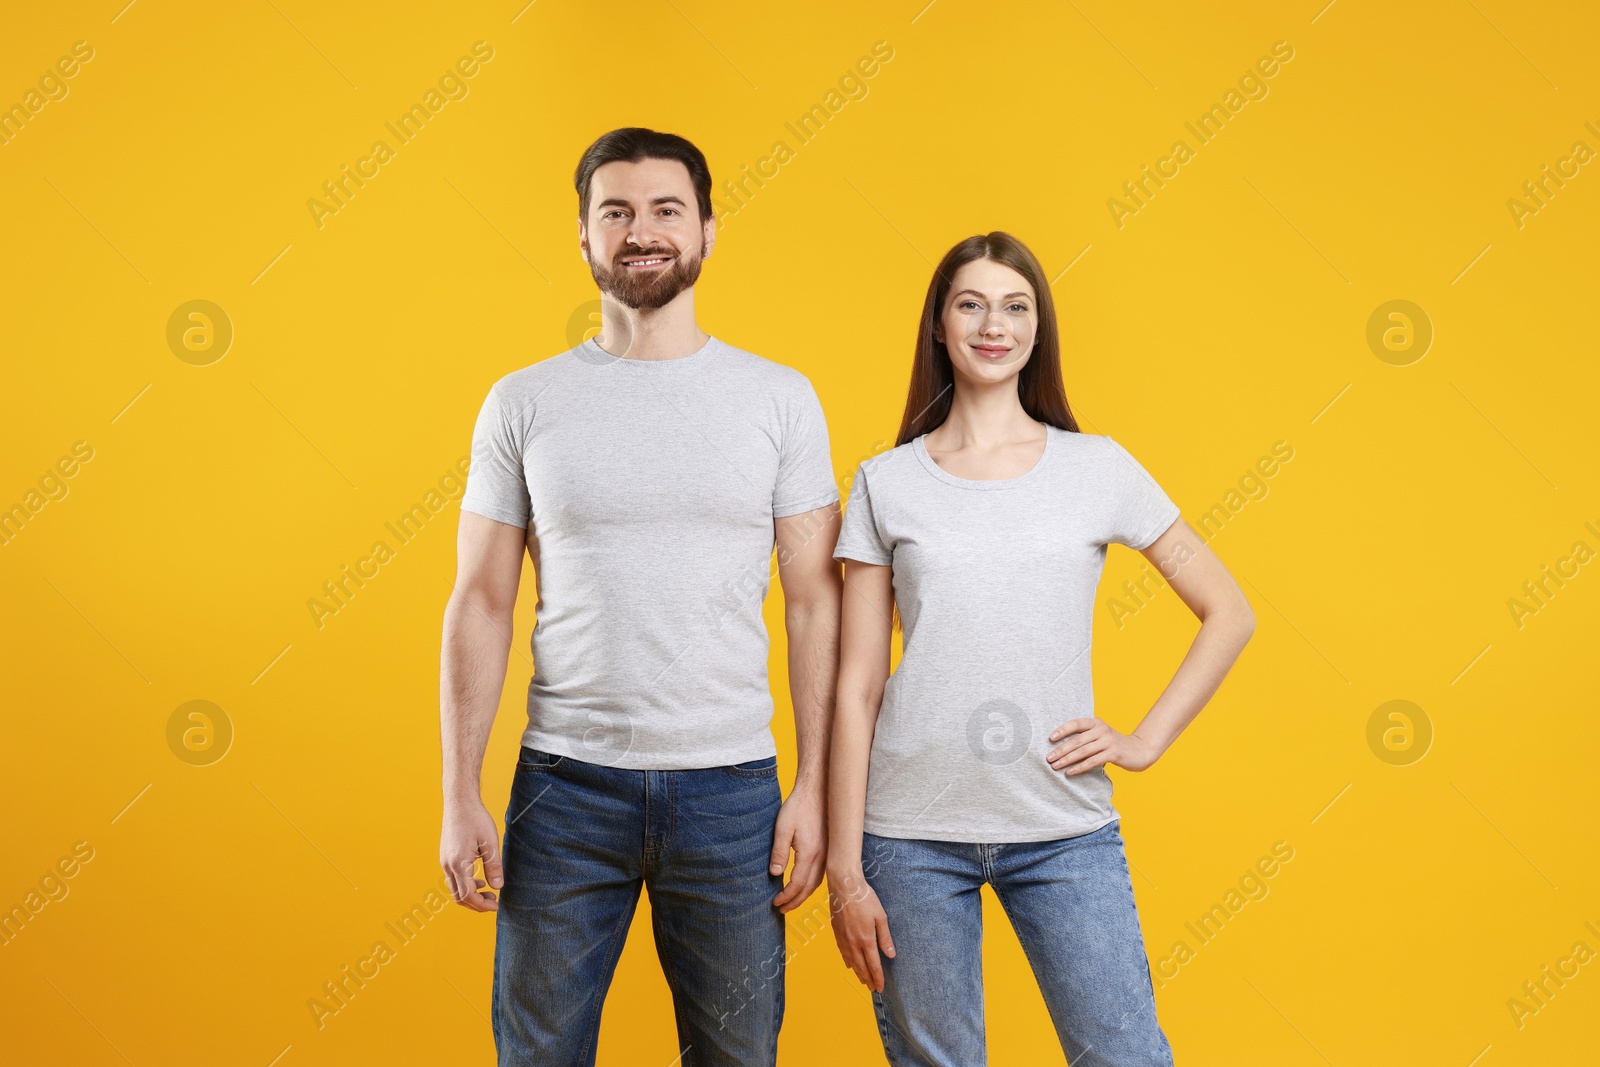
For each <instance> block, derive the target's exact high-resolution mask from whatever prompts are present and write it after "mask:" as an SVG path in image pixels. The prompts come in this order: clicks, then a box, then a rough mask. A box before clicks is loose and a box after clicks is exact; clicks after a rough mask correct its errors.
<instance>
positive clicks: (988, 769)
mask: <svg viewBox="0 0 1600 1067" xmlns="http://www.w3.org/2000/svg"><path fill="white" fill-rule="evenodd" d="M1047 429H1048V435H1047V437H1046V440H1045V447H1044V451H1043V453H1042V454H1041V455H1040V457H1039V460H1038V462H1037V463H1036V464H1035V465H1034V467H1033V468H1032V469H1031V470H1029V471H1028V472H1027V473H1026V474H1022V475H1020V476H1018V477H1016V478H1003V479H999V480H993V481H986V480H974V479H970V478H961V477H958V476H956V475H954V474H951V473H950V472H948V471H946V470H945V469H944V468H942V467H940V466H939V465H938V464H937V463H935V462H934V461H933V458H932V457H931V456H930V455H929V454H928V451H927V447H926V446H925V444H924V442H923V438H922V437H918V438H916V439H914V440H912V441H910V442H908V443H906V444H904V445H901V446H899V447H898V448H894V449H892V450H890V451H888V452H884V453H882V454H880V455H877V456H874V457H872V458H871V459H869V460H866V461H865V462H863V463H862V464H861V466H860V467H859V468H858V469H857V471H856V475H855V481H854V482H853V483H852V485H851V489H850V497H849V502H848V506H847V508H846V509H845V514H844V523H843V527H842V529H841V530H840V534H839V542H838V547H837V548H836V549H835V550H834V558H836V559H854V560H860V561H862V562H865V563H873V564H878V565H887V566H892V567H893V568H894V577H893V581H894V596H895V602H896V604H897V605H898V606H899V609H900V618H901V621H902V623H903V625H904V627H905V634H904V652H903V655H902V657H901V660H900V664H899V666H898V667H897V668H896V670H895V671H894V673H893V674H892V675H891V676H890V677H889V681H888V685H887V686H886V687H885V689H884V694H883V703H882V706H881V708H880V709H879V713H878V722H877V729H876V732H875V734H874V737H873V742H872V759H871V766H870V770H869V773H868V780H867V805H866V825H865V828H866V830H867V832H868V833H872V834H876V835H878V836H880V837H896V838H913V839H923V840H934V841H963V842H981V843H998V842H1008V841H1048V840H1055V839H1058V838H1064V837H1076V836H1078V835H1080V834H1086V833H1089V832H1091V831H1093V830H1097V829H1099V828H1100V827H1102V826H1104V825H1106V824H1107V823H1109V822H1111V821H1112V820H1114V819H1116V818H1117V817H1118V815H1117V811H1116V809H1115V808H1114V807H1113V806H1112V804H1111V779H1110V778H1109V777H1108V776H1107V775H1106V772H1105V770H1104V768H1096V769H1094V770H1092V771H1087V772H1084V773H1082V774H1078V775H1072V776H1069V775H1067V774H1066V773H1065V772H1062V771H1056V770H1052V769H1051V768H1050V765H1049V763H1047V762H1046V761H1045V754H1046V753H1047V752H1049V751H1050V750H1051V749H1052V748H1053V747H1055V746H1054V744H1053V743H1051V742H1050V740H1049V735H1050V732H1051V731H1052V730H1054V729H1055V728H1056V727H1057V726H1059V725H1061V724H1062V723H1064V722H1066V721H1067V720H1068V719H1076V718H1085V717H1088V716H1091V715H1093V714H1094V691H1093V687H1092V685H1091V681H1090V663H1089V661H1090V656H1089V644H1090V629H1091V626H1090V624H1091V620H1092V617H1093V612H1094V597H1095V590H1096V588H1097V586H1098V585H1099V583H1100V572H1101V568H1102V567H1103V565H1104V563H1105V557H1106V545H1107V544H1110V543H1113V542H1114V543H1117V544H1123V545H1128V546H1130V547H1132V548H1135V549H1142V548H1145V547H1147V546H1149V545H1150V544H1151V543H1152V542H1154V541H1155V540H1156V539H1157V538H1158V537H1160V536H1161V535H1162V534H1163V533H1165V532H1166V530H1167V528H1168V527H1170V526H1171V525H1172V524H1173V522H1174V521H1176V520H1177V518H1178V515H1179V511H1178V506H1177V505H1176V504H1174V503H1173V502H1172V501H1171V500H1170V499H1169V498H1168V497H1167V494H1166V493H1165V492H1163V491H1162V489H1161V487H1160V486H1159V485H1157V484H1156V482H1155V480H1154V479H1152V478H1151V477H1150V475H1149V474H1148V473H1147V472H1146V471H1145V469H1144V468H1143V467H1142V466H1140V465H1139V463H1138V462H1137V461H1136V460H1135V459H1134V458H1133V457H1132V456H1131V455H1129V454H1128V452H1127V450H1126V449H1124V448H1123V447H1122V446H1121V445H1119V444H1117V443H1116V442H1115V441H1113V440H1112V439H1111V438H1109V437H1104V436H1100V435H1096V434H1083V433H1072V432H1070V431H1067V430H1062V429H1058V428H1056V427H1054V426H1049V427H1047Z"/></svg>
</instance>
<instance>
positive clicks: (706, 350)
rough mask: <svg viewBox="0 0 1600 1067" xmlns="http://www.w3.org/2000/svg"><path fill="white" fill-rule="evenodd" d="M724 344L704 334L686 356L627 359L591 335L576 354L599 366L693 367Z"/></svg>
mask: <svg viewBox="0 0 1600 1067" xmlns="http://www.w3.org/2000/svg"><path fill="white" fill-rule="evenodd" d="M724 347H725V346H724V345H723V343H722V342H721V341H719V340H718V339H717V338H716V337H715V336H713V335H711V334H707V335H706V343H705V344H703V345H701V346H700V347H699V348H697V349H695V350H694V351H693V352H690V353H689V354H688V355H687V356H678V357H677V358H676V359H629V358H628V357H627V356H613V355H612V354H611V353H610V352H607V351H606V350H605V349H603V348H601V347H600V346H599V344H597V343H596V342H595V339H594V338H593V337H591V338H589V339H588V340H586V341H584V342H583V343H582V344H580V345H579V346H578V356H579V358H580V359H582V360H583V361H584V362H585V363H594V364H597V365H600V366H610V365H611V364H613V363H622V364H627V365H628V366H631V367H657V366H660V367H685V366H689V367H694V366H699V365H701V364H703V363H708V362H710V360H711V359H712V357H713V356H715V355H716V353H718V352H720V351H721V350H722V349H723V348H724Z"/></svg>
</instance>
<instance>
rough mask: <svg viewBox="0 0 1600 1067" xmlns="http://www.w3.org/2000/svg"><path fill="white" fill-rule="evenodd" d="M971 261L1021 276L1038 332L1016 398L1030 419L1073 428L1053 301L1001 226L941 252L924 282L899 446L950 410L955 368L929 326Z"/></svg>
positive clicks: (1031, 261)
mask: <svg viewBox="0 0 1600 1067" xmlns="http://www.w3.org/2000/svg"><path fill="white" fill-rule="evenodd" d="M977 259H992V260H994V261H995V262H996V263H1003V264H1005V265H1006V266H1008V267H1010V268H1011V269H1012V270H1014V271H1016V272H1017V273H1018V274H1020V275H1022V276H1023V277H1024V278H1026V279H1027V280H1028V284H1029V285H1030V286H1032V287H1033V296H1034V301H1035V307H1036V309H1037V311H1038V313H1039V333H1038V336H1037V338H1036V339H1035V340H1034V344H1033V352H1032V354H1031V355H1030V356H1029V357H1028V362H1027V363H1025V364H1023V367H1022V371H1021V372H1020V373H1019V374H1018V375H1017V396H1018V398H1019V399H1020V400H1021V401H1022V410H1024V411H1026V412H1027V413H1028V415H1029V417H1030V418H1033V419H1037V420H1038V421H1039V422H1043V423H1048V424H1049V425H1051V426H1055V427H1058V428H1060V429H1063V430H1067V431H1069V432H1071V433H1077V432H1078V420H1076V419H1074V418H1073V417H1072V409H1071V407H1069V406H1068V404H1067V391H1066V387H1065V385H1063V384H1062V380H1061V331H1060V329H1059V328H1058V327H1057V325H1056V304H1055V300H1054V299H1052V298H1051V295H1050V286H1049V284H1048V283H1047V282H1046V281H1045V276H1044V268H1042V267H1040V266H1039V261H1038V260H1037V259H1035V258H1034V255H1033V253H1032V252H1030V251H1028V246H1027V245H1025V244H1023V243H1022V242H1021V241H1019V240H1017V239H1016V238H1015V237H1013V236H1011V235H1010V234H1009V233H1006V232H1004V231H1002V230H995V231H994V232H993V233H985V234H978V235H977V236H975V237H968V238H967V239H966V240H965V241H962V242H961V243H960V244H958V245H956V246H955V247H954V248H952V249H950V251H948V252H946V253H945V254H944V258H943V259H941V260H940V261H939V265H938V266H937V267H935V268H934V271H933V280H932V281H931V282H929V283H928V296H927V299H925V300H924V301H923V303H922V321H921V322H919V323H918V324H917V351H916V355H915V357H914V358H913V360H912V364H911V388H910V389H909V390H908V391H907V393H906V410H905V414H904V415H903V416H902V417H901V420H900V434H899V436H898V437H897V438H896V439H895V444H896V445H897V446H898V445H903V444H905V443H906V442H907V441H910V440H912V439H913V438H916V437H920V436H921V435H922V434H925V433H928V432H930V431H931V430H933V429H935V428H937V427H938V426H939V425H940V424H941V423H943V422H944V420H945V419H946V418H947V417H948V416H949V414H950V404H951V402H952V401H954V399H955V371H954V370H953V369H952V368H951V366H950V351H949V349H947V348H946V347H945V344H944V342H943V341H940V340H937V339H935V337H934V336H933V327H934V324H935V323H937V322H938V321H939V317H940V315H942V314H943V312H944V302H945V298H946V297H947V296H949V295H950V283H951V281H952V279H954V278H955V276H956V271H958V270H960V269H961V268H962V267H963V266H965V265H966V264H968V263H971V262H972V261H973V260H977Z"/></svg>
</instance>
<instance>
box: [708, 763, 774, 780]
mask: <svg viewBox="0 0 1600 1067" xmlns="http://www.w3.org/2000/svg"><path fill="white" fill-rule="evenodd" d="M718 769H719V770H721V771H722V772H723V773H724V774H731V775H733V776H734V777H735V778H776V777H778V768H777V766H776V765H774V766H771V767H756V768H745V769H741V768H738V767H720V768H718Z"/></svg>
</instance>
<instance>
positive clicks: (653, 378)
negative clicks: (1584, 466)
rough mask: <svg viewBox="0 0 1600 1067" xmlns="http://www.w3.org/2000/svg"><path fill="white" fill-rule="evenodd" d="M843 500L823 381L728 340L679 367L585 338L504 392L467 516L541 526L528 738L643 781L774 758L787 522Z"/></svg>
mask: <svg viewBox="0 0 1600 1067" xmlns="http://www.w3.org/2000/svg"><path fill="white" fill-rule="evenodd" d="M838 499H839V491H838V487H837V485H836V484H835V481H834V476H833V464H832V458H831V455H830V452H829V448H828V428H827V423H826V422H825V420H824V418H823V413H822V405H821V404H820V403H819V402H818V400H817V395H816V392H815V390H813V389H812V387H811V383H810V381H808V380H807V379H806V377H805V375H803V374H801V373H800V372H799V371H797V370H794V369H793V368H790V367H786V366H783V365H782V364H779V363H774V362H772V361H770V360H766V359H763V358H761V357H760V356H756V355H753V354H751V353H749V352H746V351H743V350H741V349H738V348H735V347H733V346H731V345H728V344H725V343H724V342H722V341H720V340H718V339H716V338H715V337H713V338H711V339H710V340H708V341H707V342H706V343H705V345H704V346H702V347H701V348H699V349H697V350H696V351H695V352H694V353H692V354H690V355H688V356H684V357H682V358H679V359H670V360H638V359H624V358H617V357H615V356H612V355H610V354H608V353H607V352H606V351H605V350H604V349H602V348H600V346H599V345H597V344H595V343H594V342H593V341H585V342H584V343H583V344H581V345H579V346H577V347H576V348H573V349H571V350H570V351H567V352H564V353H562V354H561V355H558V356H553V357H551V358H549V359H546V360H543V361H541V362H539V363H535V364H534V365H532V366H530V367H526V368H524V369H522V370H519V371H515V372H514V373H511V374H508V375H506V376H505V377H504V378H502V379H501V380H500V381H498V382H496V383H495V384H494V387H493V388H492V389H490V391H489V395H488V398H487V399H486V400H485V401H484V404H483V407H482V410H481V411H480V413H479V415H478V421H477V426H476V429H475V430H474V432H473V441H472V468H471V473H470V474H469V475H468V478H467V488H466V492H465V494H464V495H463V497H462V501H461V507H462V510H464V511H471V512H474V513H476V514H479V515H484V516H487V517H488V518H490V519H494V520H496V521H497V522H503V523H507V524H509V525H512V526H519V527H527V528H529V531H530V534H529V541H528V547H529V551H530V553H531V554H533V560H534V566H535V573H536V574H537V577H538V605H537V612H538V621H537V624H536V625H535V627H534V631H533V637H532V642H531V644H532V651H533V664H534V671H533V677H532V679H531V680H530V682H529V684H528V727H527V730H526V731H525V732H524V734H523V738H522V743H523V744H525V745H527V746H529V747H532V748H537V749H542V750H544V751H547V752H552V753H555V754H558V755H562V756H567V757H570V758H572V759H577V760H583V761H585V762H589V763H600V764H604V765H606V766H613V767H624V768H630V769H637V770H687V769H693V768H702V767H717V766H726V765H728V764H733V763H743V762H746V761H748V760H754V759H761V758H764V757H767V756H771V755H773V754H774V753H775V752H776V746H775V745H774V742H773V737H772V731H771V726H770V724H771V720H772V714H773V701H772V694H771V691H770V689H769V687H768V683H767V653H768V642H767V630H766V625H765V622H764V621H763V619H762V613H761V608H762V601H763V600H764V599H765V597H766V593H767V587H768V584H769V579H770V576H771V574H772V563H771V560H772V552H773V541H774V528H773V520H774V519H775V518H781V517H784V516H787V515H796V514H799V513H802V512H806V511H810V510H813V509H815V508H820V507H824V506H826V505H828V504H831V503H833V502H834V501H836V500H838Z"/></svg>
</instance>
